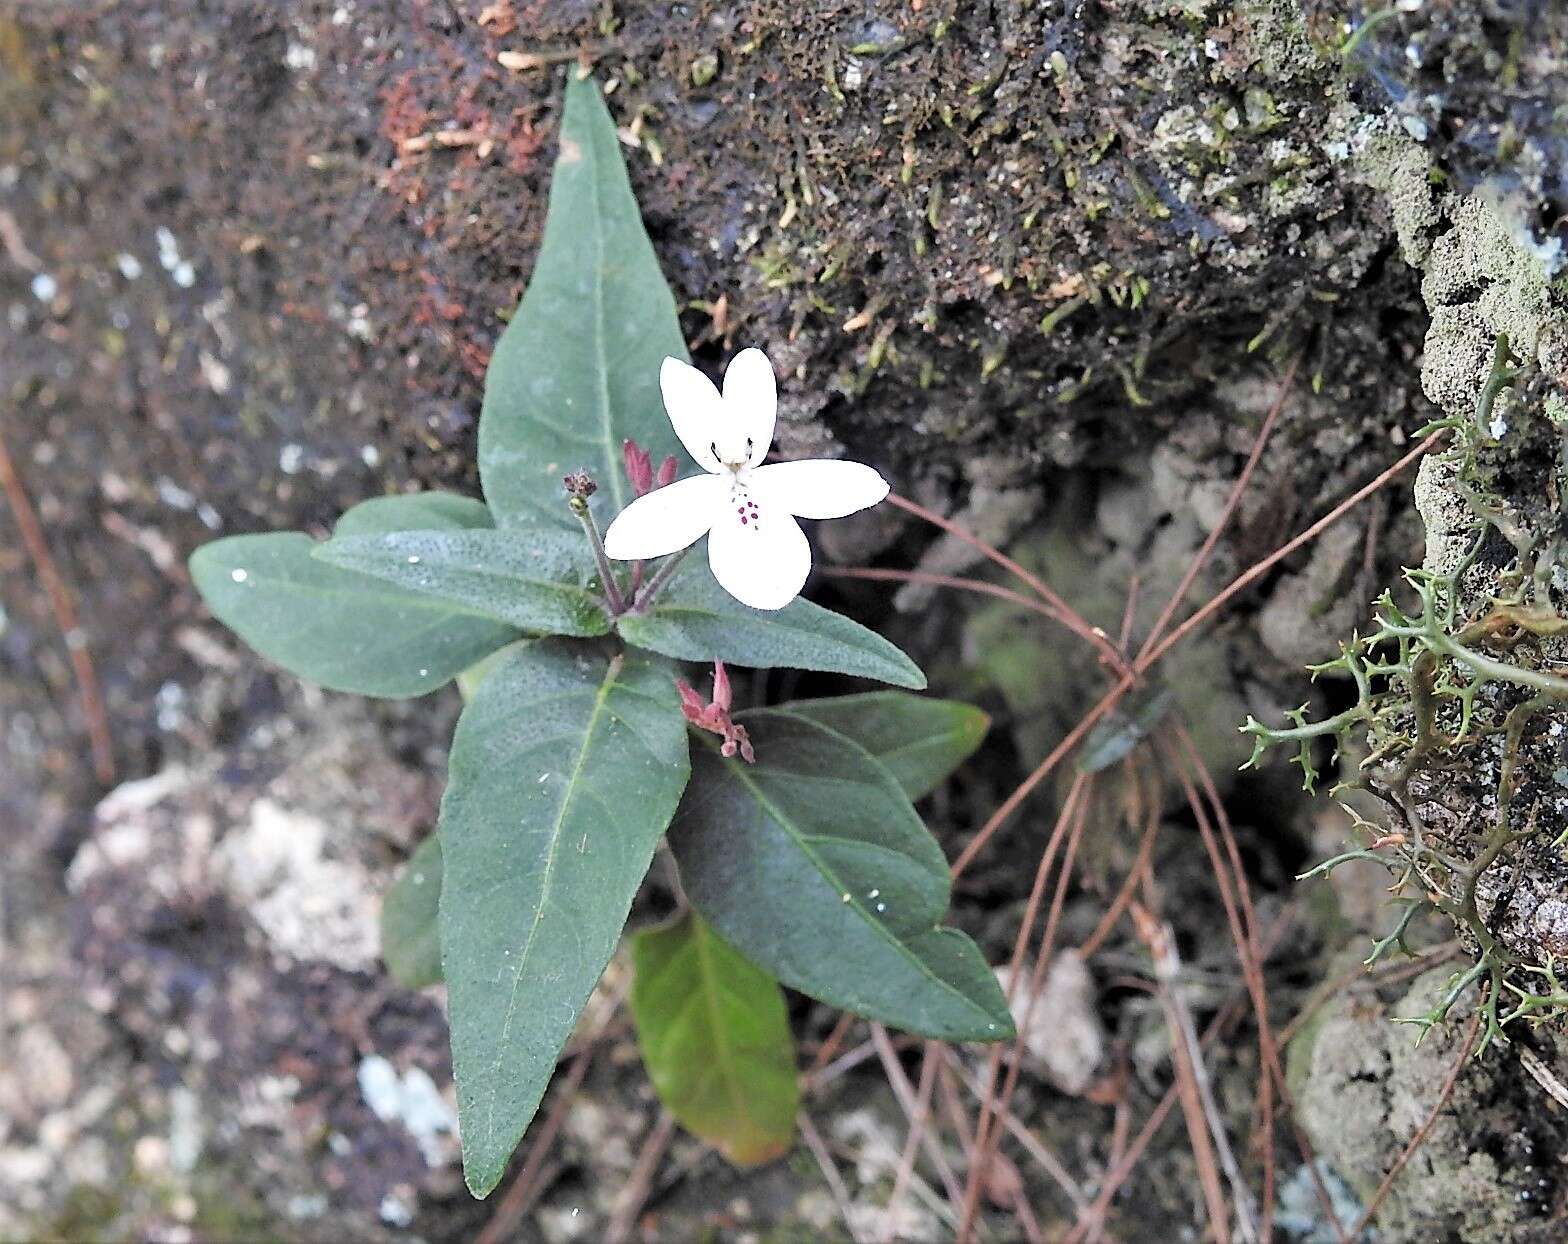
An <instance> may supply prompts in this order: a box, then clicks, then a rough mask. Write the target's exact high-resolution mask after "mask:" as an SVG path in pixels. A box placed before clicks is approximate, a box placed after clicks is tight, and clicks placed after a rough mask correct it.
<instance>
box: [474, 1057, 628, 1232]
mask: <svg viewBox="0 0 1568 1244" xmlns="http://www.w3.org/2000/svg"><path fill="white" fill-rule="evenodd" d="M597 1049H598V1047H597V1046H596V1045H590V1046H589V1047H588V1048H587V1049H585V1050H584V1051H583V1052H582V1053H581V1054H579V1055H578V1056H577V1057H576V1058H574V1059H573V1060H572V1065H571V1067H570V1068H569V1069H568V1070H567V1073H566V1078H565V1079H564V1080H563V1081H562V1082H561V1086H560V1088H559V1089H558V1090H557V1091H556V1098H555V1104H554V1105H553V1106H551V1107H550V1113H549V1114H548V1115H546V1116H545V1120H544V1122H543V1123H542V1124H541V1125H540V1127H539V1131H538V1134H537V1135H536V1136H535V1137H534V1142H533V1144H532V1145H530V1146H529V1147H528V1156H527V1157H525V1158H524V1159H523V1166H522V1169H521V1170H519V1171H518V1172H517V1178H516V1179H514V1180H513V1181H512V1182H511V1184H510V1186H509V1187H508V1188H507V1190H506V1193H505V1195H504V1196H502V1198H501V1200H500V1201H499V1202H498V1203H497V1204H496V1207H495V1213H493V1214H492V1215H491V1216H490V1221H489V1222H487V1223H485V1226H484V1230H483V1231H481V1232H480V1233H479V1234H478V1236H476V1237H475V1239H474V1244H501V1242H502V1241H503V1240H509V1239H511V1238H512V1234H513V1233H514V1232H515V1231H516V1230H517V1227H518V1224H519V1223H521V1222H522V1221H523V1215H524V1214H526V1213H527V1212H528V1211H529V1210H530V1209H532V1208H533V1204H534V1202H535V1201H536V1200H538V1199H539V1194H540V1193H541V1192H543V1191H544V1190H545V1188H546V1187H547V1186H548V1185H547V1184H546V1183H545V1181H544V1180H543V1179H542V1178H540V1176H541V1174H542V1173H543V1168H544V1160H545V1158H546V1156H548V1154H549V1152H550V1149H551V1147H552V1146H553V1145H554V1144H555V1138H556V1135H557V1134H558V1133H559V1132H560V1130H561V1125H562V1124H563V1123H564V1122H565V1121H566V1115H567V1113H568V1112H569V1111H570V1110H571V1108H572V1103H573V1102H574V1101H575V1100H576V1099H577V1090H578V1089H580V1088H581V1087H582V1084H583V1077H584V1076H586V1075H587V1074H588V1068H589V1066H590V1065H591V1064H592V1063H593V1056H594V1053H595V1052H596V1050H597Z"/></svg>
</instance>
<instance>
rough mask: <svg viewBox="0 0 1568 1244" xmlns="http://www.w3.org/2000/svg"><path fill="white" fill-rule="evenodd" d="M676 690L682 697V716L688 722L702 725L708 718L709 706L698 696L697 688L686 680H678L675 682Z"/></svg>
mask: <svg viewBox="0 0 1568 1244" xmlns="http://www.w3.org/2000/svg"><path fill="white" fill-rule="evenodd" d="M675 690H676V691H677V692H678V693H679V694H680V697H681V715H682V716H684V717H685V718H686V720H687V721H690V722H693V723H695V724H697V725H701V724H702V721H703V719H704V718H705V717H706V716H707V710H708V705H707V703H706V702H705V701H704V700H703V698H702V697H701V696H700V695H698V694H697V688H695V687H693V686H692V685H691V684H690V683H689V682H687V681H685V680H684V679H681V678H677V679H676V680H675Z"/></svg>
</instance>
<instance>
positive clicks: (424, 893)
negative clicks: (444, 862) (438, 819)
mask: <svg viewBox="0 0 1568 1244" xmlns="http://www.w3.org/2000/svg"><path fill="white" fill-rule="evenodd" d="M440 901H441V836H440V835H439V834H431V835H430V837H428V838H426V839H425V840H424V841H423V842H422V843H420V844H419V850H417V851H415V852H414V854H413V855H412V856H410V857H409V861H408V863H407V864H405V865H403V871H402V872H401V873H399V874H398V878H397V880H396V881H394V882H393V883H392V888H391V889H390V890H388V891H387V892H386V897H385V898H383V899H382V900H381V958H382V959H383V960H385V961H386V965H387V971H388V972H389V973H391V975H392V979H393V980H395V981H396V982H397V983H398V984H399V985H402V986H403V987H404V988H405V989H418V988H420V987H422V986H424V985H433V984H435V983H436V982H437V981H438V980H440V979H441V930H440V928H439V927H438V924H437V916H436V911H437V906H438V904H439V903H440Z"/></svg>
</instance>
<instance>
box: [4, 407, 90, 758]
mask: <svg viewBox="0 0 1568 1244" xmlns="http://www.w3.org/2000/svg"><path fill="white" fill-rule="evenodd" d="M0 489H3V490H4V492H5V498H6V501H7V502H8V503H9V504H10V507H11V513H12V514H13V515H14V516H15V518H16V525H17V527H18V528H19V529H20V530H21V533H22V544H23V546H24V547H25V548H26V549H27V555H28V557H30V558H31V559H32V562H33V569H34V570H36V571H37V572H38V578H39V581H40V582H41V583H42V584H43V588H44V594H45V595H46V596H48V598H49V607H50V609H51V610H52V611H53V612H54V620H55V624H56V625H57V626H59V628H60V633H61V634H62V635H63V636H64V637H65V648H66V652H67V653H68V654H69V655H70V660H71V669H72V671H73V672H74V674H75V676H76V690H77V694H78V696H79V697H80V699H81V704H82V718H83V720H84V721H85V723H86V725H87V738H88V741H89V743H90V745H91V747H92V753H93V772H94V774H95V775H96V776H97V778H98V780H99V781H100V782H102V783H103V784H104V785H105V786H108V785H109V784H110V783H112V782H113V781H114V741H113V738H112V737H111V735H110V733H109V716H108V714H107V713H106V712H105V711H104V706H103V694H102V692H100V691H99V689H98V672H97V670H96V669H94V668H93V660H92V654H91V653H90V652H89V651H88V647H87V636H86V634H85V633H84V632H83V630H82V628H81V624H80V622H79V621H78V620H77V616H76V604H75V602H74V601H72V599H71V593H70V592H69V591H68V590H67V588H66V586H65V581H64V580H63V579H61V578H60V572H59V571H58V570H57V569H56V568H55V564H54V559H53V558H52V557H50V555H49V543H48V541H46V540H45V539H44V529H43V527H42V525H41V524H40V523H39V521H38V514H37V511H35V510H34V509H33V503H32V502H31V501H30V500H29V499H28V496H27V489H26V488H24V487H23V485H22V477H21V475H19V474H18V473H17V469H16V463H15V462H13V461H12V459H11V453H10V450H8V449H7V448H6V444H5V437H4V436H3V435H0Z"/></svg>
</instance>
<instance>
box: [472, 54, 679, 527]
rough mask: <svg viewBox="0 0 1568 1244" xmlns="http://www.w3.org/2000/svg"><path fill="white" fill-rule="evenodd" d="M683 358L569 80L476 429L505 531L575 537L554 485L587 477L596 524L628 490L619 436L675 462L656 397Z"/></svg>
mask: <svg viewBox="0 0 1568 1244" xmlns="http://www.w3.org/2000/svg"><path fill="white" fill-rule="evenodd" d="M667 355H668V356H672V357H674V358H678V359H681V360H683V361H684V360H685V359H686V357H687V355H686V343H685V341H684V340H683V339H682V337H681V328H680V321H679V320H678V319H677V318H676V314H675V300H674V298H672V297H671V295H670V291H669V287H668V286H667V285H666V284H665V281H664V277H663V275H662V274H661V273H660V271H659V262H658V260H657V259H656V258H655V257H654V253H653V247H652V245H651V244H650V243H649V241H648V234H647V232H646V231H645V230H644V229H643V225H642V217H641V215H639V213H638V211H637V202H636V200H635V199H634V198H633V197H632V191H631V185H630V183H629V182H628V181H627V179H626V168H625V165H624V164H622V162H621V150H620V142H619V140H618V139H617V137H616V133H615V123H614V122H613V121H612V120H611V119H610V114H609V112H608V111H607V110H606V109H605V106H604V101H603V100H601V99H600V98H599V91H598V88H597V87H595V86H594V84H593V83H592V82H591V81H588V80H582V79H578V78H577V77H576V75H575V74H573V75H571V81H570V82H569V83H568V85H567V88H566V106H565V109H564V111H563V113H562V117H561V132H560V153H559V155H558V156H557V157H556V162H555V172H554V174H553V176H552V180H551V183H550V208H549V213H548V215H547V216H546V219H545V227H544V239H543V241H542V243H541V245H540V248H539V257H538V259H537V260H536V261H535V263H534V270H533V275H532V277H530V279H529V282H528V291H527V293H526V294H524V296H523V301H522V304H521V305H520V306H519V307H518V308H517V312H516V314H515V315H513V317H512V322H511V323H510V324H509V325H507V328H506V331H505V332H504V333H502V334H501V339H500V341H499V342H497V343H496V347H495V352H494V354H493V355H492V356H491V358H490V370H489V372H488V373H487V375H486V376H485V400H484V410H483V413H482V415H481V417H480V421H479V473H480V476H481V478H482V479H483V481H484V492H485V499H486V500H487V501H488V502H489V503H490V508H491V509H492V510H494V511H495V515H496V521H497V523H498V524H499V525H500V526H502V527H509V526H516V525H519V524H529V523H537V524H540V525H554V526H559V527H562V528H566V529H571V530H575V529H576V523H575V522H574V520H573V519H572V517H571V515H570V514H569V513H567V511H566V508H565V507H564V506H563V505H561V504H560V495H561V476H562V475H564V474H565V473H566V472H568V471H572V470H576V469H578V468H586V469H587V470H588V472H589V473H590V474H591V475H592V476H593V477H594V479H595V480H596V481H597V482H598V485H599V491H598V494H597V495H596V496H595V497H594V498H593V500H592V502H591V503H590V504H591V506H592V508H593V511H594V513H595V515H596V516H597V517H598V519H599V523H600V526H601V527H603V526H604V525H605V524H607V523H608V521H609V520H610V519H611V518H613V517H614V516H615V515H616V514H618V513H619V512H620V511H621V510H622V509H623V508H624V507H625V506H626V503H627V502H628V501H630V500H631V491H630V488H629V486H628V484H627V482H626V477H625V475H624V473H623V471H622V467H621V442H622V441H623V440H625V439H627V438H628V437H630V438H632V439H634V440H636V441H638V442H639V443H640V444H642V445H643V447H644V448H646V449H648V450H650V451H651V452H652V454H653V456H654V461H656V462H657V461H658V460H659V459H660V458H662V457H663V456H664V455H665V454H672V453H679V452H681V451H680V446H679V444H678V443H677V442H676V439H675V433H674V430H673V429H672V428H671V427H670V421H669V419H668V418H667V417H666V416H665V413H664V403H663V400H662V399H661V398H660V396H659V365H660V363H662V362H663V361H664V358H665V356H667Z"/></svg>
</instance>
